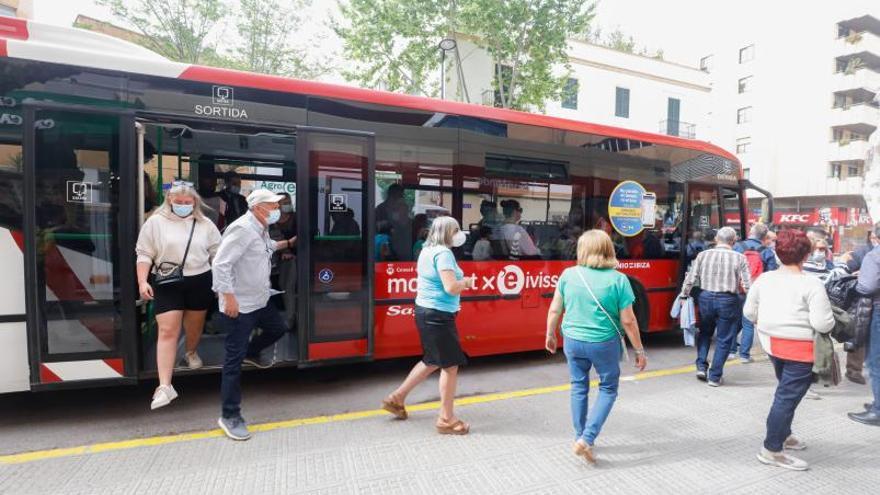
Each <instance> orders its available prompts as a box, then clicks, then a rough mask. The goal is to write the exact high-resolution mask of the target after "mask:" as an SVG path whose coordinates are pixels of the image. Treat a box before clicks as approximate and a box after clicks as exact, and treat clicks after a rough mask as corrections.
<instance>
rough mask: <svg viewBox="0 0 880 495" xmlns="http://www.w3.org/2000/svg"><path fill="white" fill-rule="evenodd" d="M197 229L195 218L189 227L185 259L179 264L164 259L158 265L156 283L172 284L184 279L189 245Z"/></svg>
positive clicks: (155, 276)
mask: <svg viewBox="0 0 880 495" xmlns="http://www.w3.org/2000/svg"><path fill="white" fill-rule="evenodd" d="M195 230H196V219H195V218H193V223H192V227H191V228H190V229H189V239H187V240H186V250H185V251H184V252H183V261H181V262H180V264H179V265H178V264H177V263H171V262H170V261H163V262H161V263H159V266H157V267H156V273H155V274H154V275H153V283H154V284H156V285H171V284H176V283H178V282H182V281H183V266H184V265H186V257H187V255H188V254H189V245H190V243H192V238H193V232H195Z"/></svg>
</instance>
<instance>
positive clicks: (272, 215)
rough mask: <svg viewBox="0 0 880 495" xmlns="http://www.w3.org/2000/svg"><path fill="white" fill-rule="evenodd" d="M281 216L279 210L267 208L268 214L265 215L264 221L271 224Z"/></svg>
mask: <svg viewBox="0 0 880 495" xmlns="http://www.w3.org/2000/svg"><path fill="white" fill-rule="evenodd" d="M279 218H281V210H269V216H267V217H266V223H268V224H269V225H272V224H273V223H275V222H277V221H278V219H279Z"/></svg>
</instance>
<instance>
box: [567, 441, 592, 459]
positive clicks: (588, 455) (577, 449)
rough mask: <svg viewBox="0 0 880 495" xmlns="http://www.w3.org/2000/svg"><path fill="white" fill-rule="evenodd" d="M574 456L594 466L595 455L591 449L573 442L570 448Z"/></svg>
mask: <svg viewBox="0 0 880 495" xmlns="http://www.w3.org/2000/svg"><path fill="white" fill-rule="evenodd" d="M572 451H573V452H574V455H576V456H578V457H583V458H584V460H586V461H587V463H588V464H596V455H595V454H593V448H592V447H590V446H589V445H587V444H583V443H581V442H575V443H574V447H573V448H572Z"/></svg>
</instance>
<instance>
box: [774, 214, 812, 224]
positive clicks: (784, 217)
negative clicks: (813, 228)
mask: <svg viewBox="0 0 880 495" xmlns="http://www.w3.org/2000/svg"><path fill="white" fill-rule="evenodd" d="M811 216H812V215H810V214H809V213H781V214H780V215H779V220H778V221H777V223H800V224H808V223H811V222H810V217H811Z"/></svg>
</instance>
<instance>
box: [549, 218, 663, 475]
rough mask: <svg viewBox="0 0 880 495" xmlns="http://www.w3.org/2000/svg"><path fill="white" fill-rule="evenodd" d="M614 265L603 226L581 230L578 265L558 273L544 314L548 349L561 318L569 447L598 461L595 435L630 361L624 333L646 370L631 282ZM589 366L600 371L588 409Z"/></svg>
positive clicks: (640, 366)
mask: <svg viewBox="0 0 880 495" xmlns="http://www.w3.org/2000/svg"><path fill="white" fill-rule="evenodd" d="M616 268H617V258H616V257H615V256H614V244H613V243H612V242H611V238H610V237H609V236H608V234H606V233H605V232H603V231H601V230H590V231H588V232H586V233H584V234H583V235H581V237H580V238H579V239H578V242H577V266H573V267H570V268H567V269H566V270H565V271H564V272H562V275H561V276H560V277H559V282H558V283H557V284H556V292H555V293H554V295H553V302H551V303H550V310H549V312H548V313H547V335H546V342H545V347H546V349H547V350H548V351H549V352H550V353H551V354H553V353H555V352H556V348H557V345H558V342H557V338H556V330H557V328H558V327H559V320H560V317H562V336H563V338H564V351H565V358H566V360H567V361H568V370H569V374H570V376H571V415H572V423H573V425H574V433H575V443H574V445H573V447H572V450H573V452H574V454H575V455H577V456H579V457H583V458H584V459H585V460H586V461H587V462H588V463H590V464H593V463H595V462H596V457H595V455H594V453H593V445H594V443H595V441H596V437H598V436H599V432H600V431H601V429H602V425H604V424H605V420H606V419H608V415H609V414H610V413H611V408H612V406H614V401H615V400H616V399H617V388H618V384H619V383H620V361H621V359H622V358H626V359H627V360H629V357H628V353H627V351H626V342H625V340H624V332H625V333H626V336H627V337H629V340H630V342H632V344H633V347H634V348H635V353H636V362H635V365H636V368H638V369H639V370H640V371H641V370H644V369H645V366H646V365H647V362H648V361H647V356H646V354H645V349H644V347H643V346H642V341H641V337H640V335H639V324H638V322H637V320H636V316H635V313H633V309H632V304H633V302H634V301H635V295H634V294H633V290H632V286H631V285H630V283H629V279H627V278H626V275H624V274H622V273H620V272H618V271H617V270H616ZM588 279H589V282H588ZM621 327H622V328H623V330H621ZM593 367H595V368H596V373H597V374H598V375H599V394H598V397H597V398H596V402H595V404H593V410H592V411H590V413H589V414H587V411H588V401H587V397H588V394H589V390H590V370H591V369H592V368H593Z"/></svg>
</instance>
